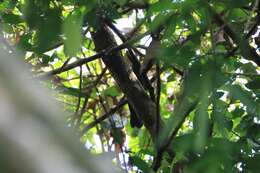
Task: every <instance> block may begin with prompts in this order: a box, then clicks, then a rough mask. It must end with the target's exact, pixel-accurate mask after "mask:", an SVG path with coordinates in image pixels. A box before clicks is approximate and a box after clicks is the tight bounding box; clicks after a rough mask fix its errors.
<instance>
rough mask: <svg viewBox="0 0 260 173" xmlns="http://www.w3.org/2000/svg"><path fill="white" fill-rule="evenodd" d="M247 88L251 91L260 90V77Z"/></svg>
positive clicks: (247, 85)
mask: <svg viewBox="0 0 260 173" xmlns="http://www.w3.org/2000/svg"><path fill="white" fill-rule="evenodd" d="M246 87H248V88H250V89H260V77H257V78H256V79H255V80H252V81H250V82H248V83H247V84H246Z"/></svg>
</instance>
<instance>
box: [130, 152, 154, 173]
mask: <svg viewBox="0 0 260 173" xmlns="http://www.w3.org/2000/svg"><path fill="white" fill-rule="evenodd" d="M131 159H132V161H133V164H134V165H135V166H137V167H138V169H140V170H141V171H143V172H149V170H150V165H149V164H148V163H146V162H145V161H143V160H142V159H141V158H140V157H137V156H131Z"/></svg>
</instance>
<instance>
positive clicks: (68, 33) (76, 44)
mask: <svg viewBox="0 0 260 173" xmlns="http://www.w3.org/2000/svg"><path fill="white" fill-rule="evenodd" d="M82 22H83V14H82V13H81V11H79V10H76V11H74V12H73V13H71V14H69V15H68V16H67V17H66V19H65V21H64V23H63V32H64V36H65V40H64V46H65V53H66V54H67V55H68V56H75V55H76V54H77V52H79V51H80V48H81V44H82V30H81V28H82Z"/></svg>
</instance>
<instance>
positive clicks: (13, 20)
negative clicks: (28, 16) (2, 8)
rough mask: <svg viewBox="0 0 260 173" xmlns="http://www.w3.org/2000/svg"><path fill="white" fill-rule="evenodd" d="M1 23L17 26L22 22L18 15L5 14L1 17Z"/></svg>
mask: <svg viewBox="0 0 260 173" xmlns="http://www.w3.org/2000/svg"><path fill="white" fill-rule="evenodd" d="M2 18H3V21H4V22H6V23H10V24H15V25H17V24H19V23H21V22H23V20H22V18H21V16H20V15H17V14H13V13H5V14H3V15H2Z"/></svg>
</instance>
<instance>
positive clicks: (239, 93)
mask: <svg viewBox="0 0 260 173" xmlns="http://www.w3.org/2000/svg"><path fill="white" fill-rule="evenodd" d="M226 88H227V90H228V91H229V92H230V94H231V96H232V97H233V98H235V99H237V100H240V101H241V103H243V104H244V105H245V106H246V111H247V112H248V113H250V114H251V115H253V116H256V117H260V105H259V103H257V102H256V100H255V99H254V98H253V95H252V93H250V92H249V91H246V90H244V89H242V88H241V87H240V86H239V85H228V86H226Z"/></svg>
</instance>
